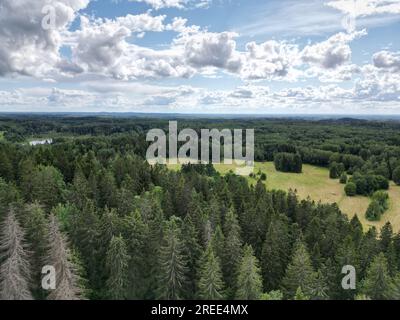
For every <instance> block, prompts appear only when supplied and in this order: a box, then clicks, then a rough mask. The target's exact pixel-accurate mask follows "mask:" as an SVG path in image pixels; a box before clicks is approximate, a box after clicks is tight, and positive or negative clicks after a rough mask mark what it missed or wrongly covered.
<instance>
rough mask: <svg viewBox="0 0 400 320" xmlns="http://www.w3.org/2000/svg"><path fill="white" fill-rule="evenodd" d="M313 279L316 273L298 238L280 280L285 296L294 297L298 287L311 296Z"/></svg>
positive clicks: (303, 245)
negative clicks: (283, 275)
mask: <svg viewBox="0 0 400 320" xmlns="http://www.w3.org/2000/svg"><path fill="white" fill-rule="evenodd" d="M315 281H316V275H315V272H314V270H313V267H312V264H311V259H310V255H309V253H308V250H307V248H306V246H305V244H304V243H303V242H302V241H301V240H299V241H298V242H297V243H296V245H295V248H294V251H293V255H292V260H291V262H290V263H289V265H288V267H287V269H286V274H285V277H284V278H283V280H282V284H283V288H284V291H285V294H286V296H287V297H294V296H295V294H296V291H297V289H298V288H299V287H300V289H301V291H302V292H303V293H304V294H305V295H306V296H311V295H312V290H313V287H314V285H315V283H314V282H315Z"/></svg>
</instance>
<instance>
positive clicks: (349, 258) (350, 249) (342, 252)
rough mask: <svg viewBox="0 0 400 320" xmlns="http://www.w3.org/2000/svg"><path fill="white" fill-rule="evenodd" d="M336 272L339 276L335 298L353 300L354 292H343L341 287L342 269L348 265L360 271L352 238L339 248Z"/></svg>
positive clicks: (346, 239) (348, 238) (335, 288)
mask: <svg viewBox="0 0 400 320" xmlns="http://www.w3.org/2000/svg"><path fill="white" fill-rule="evenodd" d="M335 260H336V272H335V274H336V275H337V277H336V281H335V287H334V288H332V289H333V290H334V293H335V295H336V296H335V297H336V298H338V299H352V298H353V297H354V294H355V291H354V290H343V288H342V286H341V279H342V278H343V274H342V268H343V267H344V266H346V265H351V266H353V267H354V268H355V269H356V270H359V258H358V254H357V249H356V247H355V245H354V241H353V239H352V237H351V236H348V237H346V238H345V239H344V241H343V243H342V244H341V245H340V246H339V248H338V250H337V252H336V256H335Z"/></svg>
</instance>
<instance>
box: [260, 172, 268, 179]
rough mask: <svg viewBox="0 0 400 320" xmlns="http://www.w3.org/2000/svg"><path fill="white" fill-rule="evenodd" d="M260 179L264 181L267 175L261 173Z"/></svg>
mask: <svg viewBox="0 0 400 320" xmlns="http://www.w3.org/2000/svg"><path fill="white" fill-rule="evenodd" d="M260 179H261V181H266V180H267V175H266V174H265V173H262V174H261V177H260Z"/></svg>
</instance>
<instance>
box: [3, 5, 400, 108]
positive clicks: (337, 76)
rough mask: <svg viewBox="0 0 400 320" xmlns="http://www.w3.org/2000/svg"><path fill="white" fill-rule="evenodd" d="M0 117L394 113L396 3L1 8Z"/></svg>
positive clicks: (398, 69) (399, 35)
mask: <svg viewBox="0 0 400 320" xmlns="http://www.w3.org/2000/svg"><path fill="white" fill-rule="evenodd" d="M0 44H1V45H0V112H154V113H160V112H163V113H164V112H165V113H206V114H213V113H222V114H229V113H232V114H374V115H377V114H385V115H388V114H396V115H398V114H400V0H303V1H301V0H262V1H261V0H0Z"/></svg>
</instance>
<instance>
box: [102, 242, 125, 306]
mask: <svg viewBox="0 0 400 320" xmlns="http://www.w3.org/2000/svg"><path fill="white" fill-rule="evenodd" d="M129 259H130V257H129V255H128V252H127V246H126V243H125V240H124V239H123V238H122V236H119V237H112V239H111V241H110V245H109V247H108V250H107V254H106V268H107V271H108V279H107V291H108V296H109V298H111V299H115V300H121V299H125V298H127V287H128V284H129V283H128V267H129Z"/></svg>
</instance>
